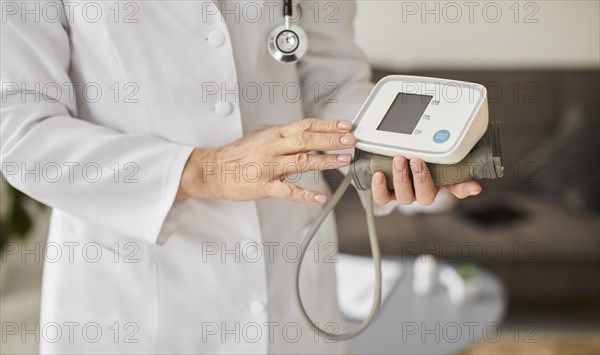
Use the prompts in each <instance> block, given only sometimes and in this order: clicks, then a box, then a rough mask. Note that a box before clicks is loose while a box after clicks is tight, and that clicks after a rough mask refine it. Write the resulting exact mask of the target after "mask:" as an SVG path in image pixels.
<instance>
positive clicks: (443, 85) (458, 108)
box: [295, 75, 504, 341]
mask: <svg viewBox="0 0 600 355" xmlns="http://www.w3.org/2000/svg"><path fill="white" fill-rule="evenodd" d="M353 124H354V136H355V137H356V140H357V145H356V147H357V149H356V150H355V153H354V160H353V161H352V163H351V164H350V166H349V173H348V175H346V177H345V178H344V179H343V180H342V182H341V183H340V185H339V187H338V189H337V190H336V192H335V193H334V194H333V196H332V197H331V199H330V200H329V202H328V203H327V205H326V206H325V207H324V209H323V210H322V212H321V213H320V214H319V216H318V217H317V219H316V220H315V222H314V224H313V225H312V226H311V228H310V229H309V231H308V232H307V233H306V237H305V238H304V240H303V241H302V245H301V249H300V257H299V258H298V261H297V262H296V266H295V275H296V300H297V303H298V306H299V308H300V310H301V314H302V316H303V317H304V319H305V320H306V322H307V323H308V324H310V325H311V326H312V327H313V329H316V330H317V332H318V333H319V334H320V335H321V336H323V337H326V338H327V339H330V340H338V341H340V340H347V339H350V338H352V337H355V336H357V335H359V334H360V333H362V332H363V331H364V330H365V329H367V327H368V326H369V324H371V322H372V321H373V320H374V319H375V317H376V316H377V313H378V311H379V307H380V306H381V252H380V250H379V243H378V241H377V231H376V228H375V217H374V216H373V201H372V197H371V194H367V195H366V198H365V215H366V218H367V229H368V232H369V233H368V234H369V240H370V243H371V251H372V253H373V261H374V263H375V290H374V295H373V303H372V305H371V311H370V312H369V315H368V316H367V318H366V319H365V320H364V321H363V322H362V323H361V324H360V325H359V326H358V328H356V329H354V330H351V331H349V332H347V333H341V334H338V333H332V332H330V331H327V330H324V329H321V328H320V327H319V325H318V324H316V323H315V322H314V321H313V320H312V319H311V317H310V315H309V314H308V312H307V310H306V308H305V307H304V303H303V302H302V297H301V295H300V265H301V263H302V260H303V259H304V256H305V255H306V251H307V250H308V248H309V245H310V243H311V241H312V239H313V238H314V236H315V235H316V233H317V230H318V229H319V227H320V226H321V224H322V223H323V221H324V220H325V218H326V217H327V215H328V214H329V213H330V212H331V211H332V210H333V209H334V207H335V205H336V204H337V203H338V202H339V201H340V200H341V198H342V196H343V195H344V192H345V191H346V190H347V189H348V187H349V186H354V187H355V188H356V189H357V190H362V191H366V190H369V189H370V187H371V181H372V178H373V174H375V173H376V172H382V173H383V174H384V175H385V177H386V181H387V184H388V190H393V189H394V185H393V180H394V176H393V164H392V162H393V158H392V157H393V156H396V155H402V156H404V157H406V158H409V159H412V158H415V157H418V158H421V159H423V160H425V161H426V162H427V167H428V169H429V173H430V174H431V179H432V181H433V183H434V185H436V186H444V185H451V184H457V183H460V182H465V181H470V180H481V179H498V178H501V177H502V176H503V174H504V168H503V167H502V153H501V149H500V130H499V123H498V122H492V123H491V124H488V107H487V100H486V90H485V88H484V87H483V86H482V85H479V84H473V83H467V82H462V81H452V80H446V79H433V78H424V77H413V76H398V75H394V76H388V77H385V78H384V79H382V80H381V81H379V82H378V83H377V84H376V85H375V87H374V88H373V90H372V91H371V94H370V95H369V97H368V98H367V100H366V101H365V103H364V104H363V106H362V108H361V109H360V111H359V112H358V114H357V116H356V118H355V119H354V122H353ZM409 169H411V168H410V166H409ZM352 182H353V184H352V185H351V183H352Z"/></svg>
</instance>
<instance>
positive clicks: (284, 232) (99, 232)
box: [1, 0, 371, 353]
mask: <svg viewBox="0 0 600 355" xmlns="http://www.w3.org/2000/svg"><path fill="white" fill-rule="evenodd" d="M26 3H28V4H26V5H25V3H21V2H15V4H17V8H16V12H15V11H13V8H12V7H11V8H8V10H7V11H5V16H6V20H4V19H3V21H2V41H1V42H2V100H3V102H2V126H1V143H2V147H1V148H2V149H1V158H2V169H3V173H4V174H5V175H6V178H7V179H8V181H9V182H10V183H11V184H12V185H13V186H15V187H17V188H18V189H21V190H22V191H24V192H26V193H27V194H29V195H31V196H32V197H34V198H36V199H38V200H39V201H42V202H44V203H46V204H48V205H49V206H51V207H52V208H53V213H52V220H51V228H50V233H49V237H48V238H49V246H48V247H46V248H42V249H41V252H42V253H43V256H44V260H45V265H44V278H43V292H42V295H43V296H42V315H41V321H40V332H41V338H40V342H41V351H42V352H43V353H339V352H343V346H342V344H340V343H332V342H329V341H327V340H323V339H320V338H318V337H317V336H316V335H315V332H314V331H312V330H310V329H309V328H308V327H307V325H306V324H305V322H304V321H303V319H302V318H301V317H300V313H299V309H298V307H297V306H296V303H295V297H294V284H293V274H292V270H293V263H292V262H291V261H293V260H294V258H295V255H296V253H297V250H298V248H297V246H298V243H299V242H300V241H301V239H302V237H303V233H304V232H305V231H306V227H307V226H308V225H310V224H311V223H312V221H313V220H314V219H315V217H316V216H317V214H318V213H319V211H320V208H319V207H316V206H307V205H303V204H298V203H291V202H287V201H283V200H276V199H266V200H261V201H251V202H232V201H220V200H210V201H208V200H188V201H186V202H174V198H175V194H176V192H177V189H178V184H179V180H180V176H181V172H182V169H183V167H184V165H185V162H186V160H187V158H188V156H189V154H190V152H191V150H192V147H196V146H197V147H218V146H222V145H225V144H227V143H230V142H232V141H234V140H236V139H238V138H240V137H242V136H243V135H244V134H245V133H247V132H250V131H252V130H253V129H255V128H257V127H258V126H261V125H265V124H284V123H290V122H294V121H296V120H299V119H301V118H304V117H319V118H343V119H352V117H353V115H354V114H355V112H356V111H357V110H358V108H359V106H360V104H361V103H362V102H363V100H364V98H365V97H366V95H367V94H368V92H369V91H370V89H371V84H370V77H369V76H370V74H369V67H368V65H367V63H366V62H365V59H364V57H363V55H362V54H361V52H360V50H359V49H358V48H357V47H356V46H355V44H354V43H353V29H352V26H353V24H352V20H353V17H354V14H355V5H354V3H353V2H351V1H339V2H328V3H329V4H330V5H328V6H329V7H325V4H324V3H322V2H321V3H319V2H311V1H304V0H302V1H301V7H302V10H303V12H302V13H303V15H302V17H301V20H300V23H301V26H302V27H303V28H304V29H305V30H306V32H307V33H308V37H309V40H310V45H309V52H308V53H307V55H306V56H305V58H304V59H303V60H302V61H301V62H300V63H299V64H297V65H289V64H281V63H278V62H276V61H275V60H273V59H272V58H271V57H270V55H269V53H268V51H267V42H266V41H267V36H268V34H269V32H271V30H272V29H273V28H274V27H276V26H279V25H280V24H282V23H283V19H282V16H281V4H280V2H279V1H271V2H262V1H259V2H253V1H239V2H237V3H234V2H231V1H226V4H225V5H223V4H222V3H217V2H212V1H169V2H160V1H137V2H113V1H100V2H92V5H89V6H87V7H86V6H85V3H82V2H71V3H69V4H68V6H65V7H63V5H65V4H67V2H65V4H63V3H62V2H61V1H58V2H51V1H42V2H40V3H38V6H40V7H39V8H38V10H37V11H38V15H40V14H41V16H38V17H37V18H36V17H35V16H33V15H31V14H29V15H27V14H26V11H23V9H24V8H23V6H30V7H31V8H33V9H34V10H33V11H34V12H35V11H36V8H35V2H33V1H30V2H26ZM267 4H268V5H267ZM3 6H5V5H3ZM220 6H227V7H226V8H225V9H226V10H227V11H219V10H222V9H223V8H222V7H220ZM236 6H237V7H236ZM332 6H333V7H332ZM31 8H28V9H29V10H31ZM269 8H272V9H274V10H272V11H270V10H269ZM53 9H54V10H53ZM57 9H58V10H60V9H63V10H64V11H63V12H62V14H63V15H64V16H61V17H60V18H59V19H58V20H56V21H55V17H54V15H53V12H52V11H56V10H57ZM256 9H258V10H260V11H261V12H262V13H259V12H257V10H256ZM317 9H318V10H317ZM253 11H254V12H253ZM315 11H319V13H318V14H315ZM30 12H31V11H30ZM257 13H258V14H259V16H258V19H256V18H257V16H256V14H257ZM223 14H225V15H223ZM222 15H223V16H225V21H222ZM132 20H133V22H132ZM315 20H316V21H315ZM215 88H216V89H215ZM258 89H261V90H260V91H259V90H258ZM215 90H216V93H215ZM332 90H334V91H333V94H331V91H332ZM257 93H259V94H257ZM330 94H331V95H330ZM298 95H301V96H298ZM297 183H299V184H301V185H303V186H307V187H311V188H314V189H318V190H325V186H324V183H323V181H322V179H321V178H315V175H314V174H305V175H304V176H303V177H302V178H301V180H299V181H298V182H297ZM317 241H318V243H320V244H319V246H318V248H314V251H313V252H312V254H311V253H310V252H309V256H308V257H307V258H306V260H305V263H304V264H305V265H304V267H303V275H302V276H303V277H302V283H303V285H304V286H303V288H304V290H305V291H306V292H305V293H304V294H305V296H304V298H305V301H306V303H307V304H308V309H309V311H310V313H311V314H312V315H313V316H314V317H315V318H316V319H317V320H319V321H320V324H321V325H324V324H325V323H327V322H332V324H333V323H335V324H340V315H339V312H338V307H337V303H336V293H335V275H334V265H335V264H334V263H333V262H331V261H330V259H328V258H329V257H331V255H330V254H331V252H332V251H333V244H331V243H332V242H335V241H336V234H335V225H334V221H333V218H330V219H329V220H328V221H327V222H326V223H325V225H324V226H323V227H322V229H321V231H320V232H319V235H318V238H317ZM316 250H318V253H317V252H316ZM315 255H317V256H318V257H317V259H318V262H315V260H314V259H315ZM332 324H329V325H328V326H329V329H330V330H331V329H333V328H332Z"/></svg>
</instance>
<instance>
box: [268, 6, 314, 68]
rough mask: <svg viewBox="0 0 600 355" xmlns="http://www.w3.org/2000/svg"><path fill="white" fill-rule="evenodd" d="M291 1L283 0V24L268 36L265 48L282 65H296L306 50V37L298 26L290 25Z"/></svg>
mask: <svg viewBox="0 0 600 355" xmlns="http://www.w3.org/2000/svg"><path fill="white" fill-rule="evenodd" d="M292 11H293V6H292V0H283V19H284V24H283V25H281V26H278V27H277V28H275V29H274V30H273V31H272V32H271V34H270V35H269V39H268V41H267V48H269V53H271V55H272V56H273V58H275V60H277V61H279V62H282V63H290V64H291V63H296V62H297V61H299V60H300V59H302V57H303V56H304V54H305V53H306V50H307V49H308V37H307V36H306V32H304V30H303V29H302V28H301V27H300V26H294V25H291V24H290V18H291V17H292Z"/></svg>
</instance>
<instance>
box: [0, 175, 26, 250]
mask: <svg viewBox="0 0 600 355" xmlns="http://www.w3.org/2000/svg"><path fill="white" fill-rule="evenodd" d="M29 200H31V198H30V197H28V196H27V195H25V194H24V193H22V192H21V191H19V190H17V189H15V188H13V187H12V186H10V185H9V184H8V183H7V182H6V180H5V179H4V178H2V179H0V254H1V253H2V252H3V251H4V247H5V246H6V244H7V243H8V242H10V241H11V240H14V239H23V238H25V236H26V235H27V233H28V232H29V231H30V230H31V227H32V226H33V218H32V217H31V216H30V215H29V212H28V211H27V209H26V208H25V205H26V204H27V203H28V201H29Z"/></svg>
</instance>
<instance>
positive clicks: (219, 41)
mask: <svg viewBox="0 0 600 355" xmlns="http://www.w3.org/2000/svg"><path fill="white" fill-rule="evenodd" d="M208 43H209V44H210V45H211V46H213V47H221V46H222V45H223V43H225V36H224V35H223V33H221V32H220V31H216V30H215V31H211V32H210V33H209V34H208Z"/></svg>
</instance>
